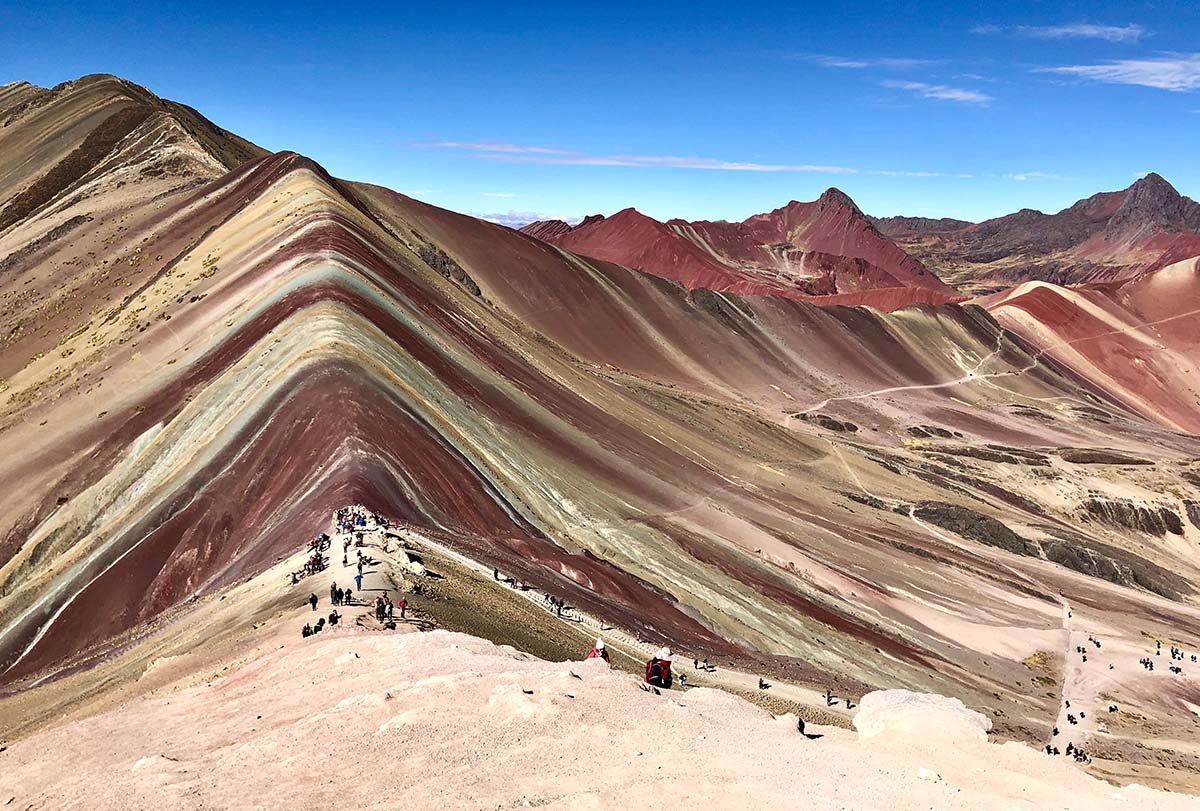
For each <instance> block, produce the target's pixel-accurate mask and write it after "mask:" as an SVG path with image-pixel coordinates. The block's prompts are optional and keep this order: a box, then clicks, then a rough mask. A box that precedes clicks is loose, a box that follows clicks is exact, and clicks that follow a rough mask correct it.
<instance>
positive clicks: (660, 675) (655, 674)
mask: <svg viewBox="0 0 1200 811" xmlns="http://www.w3.org/2000/svg"><path fill="white" fill-rule="evenodd" d="M646 684H649V685H650V686H651V687H661V688H663V689H664V690H670V689H671V649H670V648H659V649H658V652H657V653H655V654H654V657H653V658H652V659H651V660H650V661H649V662H646Z"/></svg>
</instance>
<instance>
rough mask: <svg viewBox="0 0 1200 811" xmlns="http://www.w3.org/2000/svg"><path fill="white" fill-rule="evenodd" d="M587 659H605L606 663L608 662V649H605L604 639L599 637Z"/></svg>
mask: <svg viewBox="0 0 1200 811" xmlns="http://www.w3.org/2000/svg"><path fill="white" fill-rule="evenodd" d="M586 658H588V659H603V660H604V661H606V662H607V661H608V648H606V647H604V640H603V639H600V638H599V637H597V638H596V644H595V645H593V646H592V649H591V650H590V651H588V655H587V657H586Z"/></svg>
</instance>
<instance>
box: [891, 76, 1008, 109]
mask: <svg viewBox="0 0 1200 811" xmlns="http://www.w3.org/2000/svg"><path fill="white" fill-rule="evenodd" d="M881 84H882V85H883V86H884V87H891V88H894V89H896V90H907V91H909V92H911V93H916V94H917V95H918V96H921V97H922V98H927V99H937V100H938V101H961V102H965V103H968V104H987V103H988V102H990V101H991V100H992V97H991V96H989V95H987V94H986V93H980V92H979V91H978V90H967V89H965V88H962V87H950V86H949V85H944V84H929V83H927V82H906V81H900V80H893V79H888V80H886V81H884V82H881Z"/></svg>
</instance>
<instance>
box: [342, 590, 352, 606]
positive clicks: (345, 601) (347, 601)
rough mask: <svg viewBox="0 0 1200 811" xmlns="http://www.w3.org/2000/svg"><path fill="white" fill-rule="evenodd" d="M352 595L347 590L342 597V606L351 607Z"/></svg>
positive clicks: (350, 591)
mask: <svg viewBox="0 0 1200 811" xmlns="http://www.w3.org/2000/svg"><path fill="white" fill-rule="evenodd" d="M353 594H354V592H353V590H351V589H349V588H347V589H346V594H345V596H343V597H342V605H353V604H354V597H353Z"/></svg>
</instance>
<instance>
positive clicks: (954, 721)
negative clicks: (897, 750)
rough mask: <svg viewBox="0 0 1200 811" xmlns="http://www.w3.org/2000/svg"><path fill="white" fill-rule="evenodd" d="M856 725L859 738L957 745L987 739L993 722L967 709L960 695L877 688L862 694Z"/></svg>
mask: <svg viewBox="0 0 1200 811" xmlns="http://www.w3.org/2000/svg"><path fill="white" fill-rule="evenodd" d="M854 728H855V729H856V730H858V739H859V740H860V741H867V740H871V739H872V738H882V739H904V740H910V741H914V742H916V741H923V742H930V741H937V742H938V743H939V744H950V745H952V746H955V747H957V746H963V745H973V744H982V743H987V734H988V732H989V731H991V728H992V722H991V720H990V719H989V718H988V717H987V716H985V715H983V714H981V713H978V712H975V711H974V710H970V709H967V706H966V705H965V704H963V703H962V702H961V701H959V700H958V699H957V698H947V697H946V696H939V695H933V694H931V693H914V692H911V691H909V690H876V691H874V692H872V693H867V694H866V695H865V696H863V699H862V701H861V702H860V703H859V707H858V714H857V715H855V716H854Z"/></svg>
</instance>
